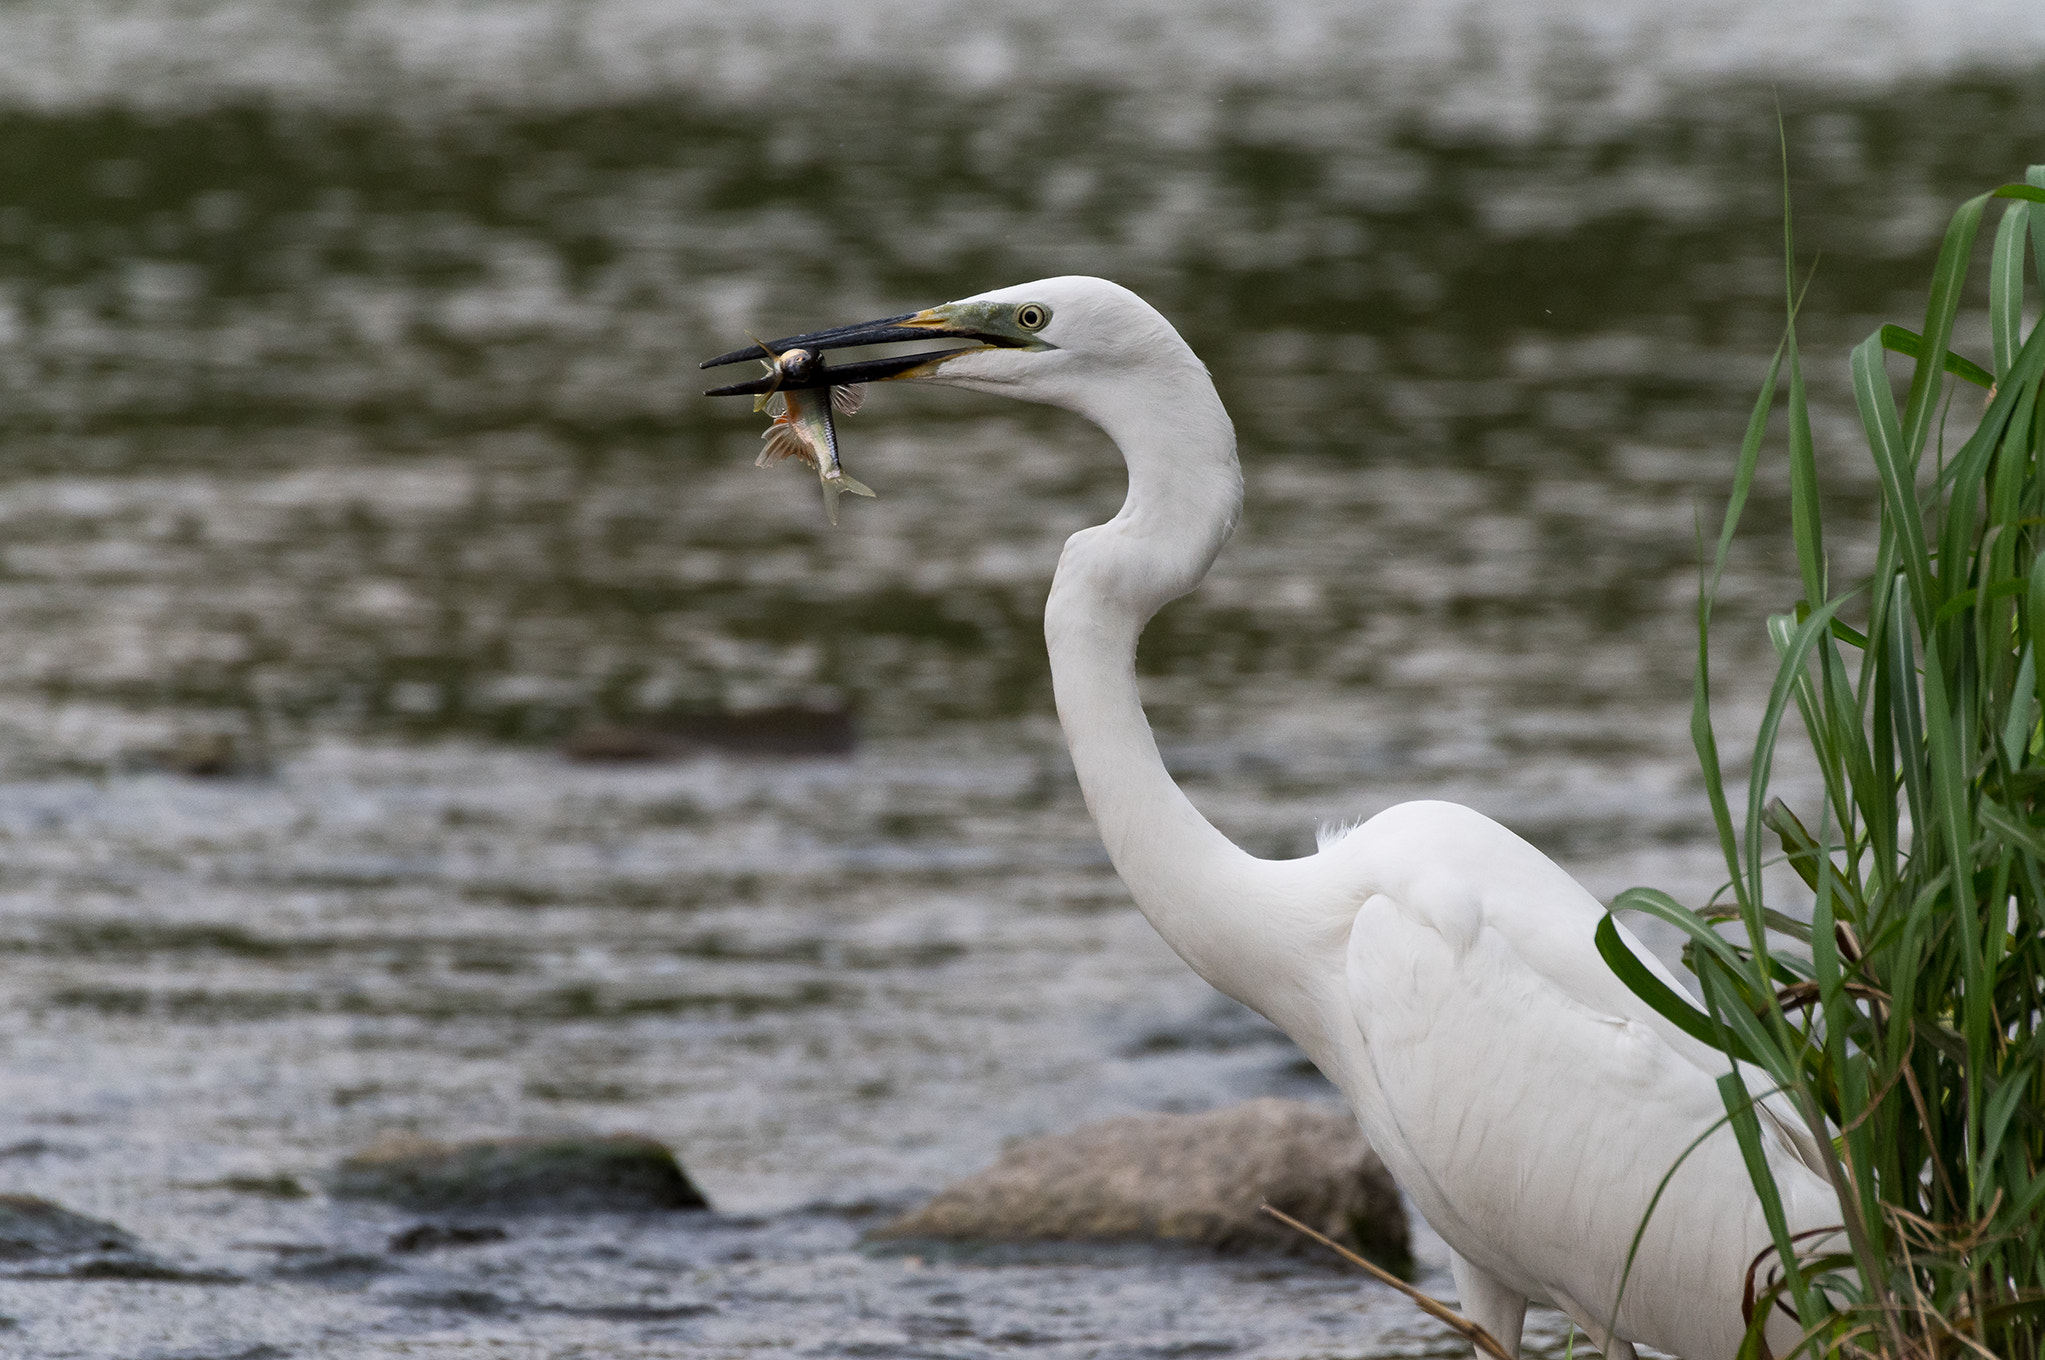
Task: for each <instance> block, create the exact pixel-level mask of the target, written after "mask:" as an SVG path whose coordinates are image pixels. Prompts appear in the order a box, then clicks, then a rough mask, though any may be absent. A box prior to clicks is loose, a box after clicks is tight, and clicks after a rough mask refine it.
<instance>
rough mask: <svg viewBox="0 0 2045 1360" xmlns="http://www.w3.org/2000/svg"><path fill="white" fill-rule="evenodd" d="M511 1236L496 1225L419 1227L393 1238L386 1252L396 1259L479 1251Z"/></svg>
mask: <svg viewBox="0 0 2045 1360" xmlns="http://www.w3.org/2000/svg"><path fill="white" fill-rule="evenodd" d="M510 1236H511V1234H510V1233H507V1232H505V1231H504V1229H502V1228H500V1227H498V1226H497V1225H495V1224H494V1223H482V1224H464V1223H418V1224H414V1225H413V1226H412V1227H409V1228H407V1229H405V1230H404V1231H403V1232H401V1233H394V1234H392V1235H391V1240H390V1241H389V1242H387V1243H385V1244H384V1250H386V1251H388V1252H391V1253H393V1254H394V1255H410V1254H412V1253H416V1252H422V1251H443V1250H445V1249H447V1248H449V1247H475V1246H481V1245H483V1244H484V1243H486V1242H503V1241H505V1240H507V1239H508V1238H509V1237H510Z"/></svg>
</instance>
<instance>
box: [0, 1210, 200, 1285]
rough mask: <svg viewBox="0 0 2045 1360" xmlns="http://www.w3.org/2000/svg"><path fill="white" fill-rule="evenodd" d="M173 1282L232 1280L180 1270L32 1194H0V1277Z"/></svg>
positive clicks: (130, 1237)
mask: <svg viewBox="0 0 2045 1360" xmlns="http://www.w3.org/2000/svg"><path fill="white" fill-rule="evenodd" d="M10 1278H11V1279H20V1280H58V1279H69V1280H178V1281H183V1282H185V1283H189V1284H224V1283H228V1282H231V1281H232V1280H233V1279H234V1277H233V1276H231V1275H222V1274H218V1273H215V1272H209V1271H192V1270H185V1269H183V1268H181V1267H178V1266H176V1265H172V1264H171V1263H169V1262H167V1261H163V1260H161V1259H159V1258H158V1257H156V1256H153V1255H151V1254H150V1253H149V1252H147V1251H145V1250H144V1249H143V1247H142V1244H141V1243H140V1242H138V1241H136V1240H135V1236H134V1234H133V1233H130V1232H128V1231H126V1230H125V1229H122V1228H118V1227H116V1226H114V1225H113V1224H111V1223H108V1222H107V1221H106V1220H104V1219H98V1218H87V1217H86V1216H85V1215H84V1214H74V1213H72V1212H71V1211H70V1210H69V1209H66V1208H64V1207H63V1206H62V1205H57V1204H52V1203H50V1201H48V1200H46V1199H38V1198H37V1197H36V1196H34V1195H0V1279H10Z"/></svg>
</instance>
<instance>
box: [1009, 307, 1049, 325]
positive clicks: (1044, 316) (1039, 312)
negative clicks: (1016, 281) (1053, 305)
mask: <svg viewBox="0 0 2045 1360" xmlns="http://www.w3.org/2000/svg"><path fill="white" fill-rule="evenodd" d="M1050 320H1051V309H1050V308H1049V307H1046V306H1045V305H1044V304H1043V303H1041V302H1025V303H1024V304H1023V305H1022V306H1020V307H1018V308H1016V309H1015V324H1016V325H1018V326H1021V327H1022V328H1023V329H1024V330H1026V331H1040V330H1042V329H1044V327H1045V326H1046V325H1047V324H1049V322H1050Z"/></svg>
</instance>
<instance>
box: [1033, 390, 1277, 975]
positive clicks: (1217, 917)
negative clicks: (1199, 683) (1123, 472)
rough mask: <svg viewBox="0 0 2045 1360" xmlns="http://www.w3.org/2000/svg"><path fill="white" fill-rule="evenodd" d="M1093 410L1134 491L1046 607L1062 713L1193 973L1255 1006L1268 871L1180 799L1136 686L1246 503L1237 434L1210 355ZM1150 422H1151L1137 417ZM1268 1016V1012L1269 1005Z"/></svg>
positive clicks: (1103, 818) (1061, 578)
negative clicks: (1142, 665) (1142, 661)
mask: <svg viewBox="0 0 2045 1360" xmlns="http://www.w3.org/2000/svg"><path fill="white" fill-rule="evenodd" d="M1187 359H1188V361H1189V362H1188V367H1187V368H1186V369H1185V370H1184V371H1181V372H1174V373H1171V374H1167V375H1163V376H1162V377H1161V378H1158V379H1155V380H1152V381H1150V382H1147V383H1146V386H1147V387H1152V386H1154V387H1157V388H1159V389H1161V390H1151V391H1142V392H1135V393H1131V392H1127V391H1123V392H1118V393H1116V394H1114V395H1115V398H1116V399H1115V401H1114V402H1113V409H1111V410H1097V411H1086V412H1083V414H1086V415H1089V416H1091V417H1093V419H1094V420H1095V422H1096V423H1097V424H1099V425H1101V426H1102V428H1103V429H1105V430H1106V431H1107V433H1108V434H1109V436H1110V437H1111V438H1113V439H1114V440H1115V442H1116V444H1117V445H1118V446H1119V447H1120V448H1121V451H1122V455H1123V458H1124V460H1125V461H1126V462H1127V463H1128V465H1129V494H1128V498H1127V499H1126V500H1125V501H1124V503H1123V505H1122V510H1121V513H1119V514H1118V515H1116V516H1115V518H1114V519H1112V520H1110V521H1109V522H1108V523H1106V524H1102V525H1097V526H1095V527H1094V528H1091V529H1085V530H1082V531H1080V532H1079V533H1077V534H1074V535H1073V536H1072V538H1071V539H1070V540H1068V541H1067V543H1066V545H1065V552H1064V554H1063V556H1062V557H1061V558H1060V559H1059V563H1058V572H1057V575H1056V576H1055V577H1054V578H1053V580H1052V583H1051V597H1050V600H1049V602H1048V603H1047V605H1046V607H1045V610H1044V635H1045V641H1046V642H1047V644H1048V646H1049V650H1050V654H1051V679H1052V685H1053V688H1054V690H1055V692H1056V695H1057V702H1058V718H1059V722H1060V723H1061V724H1062V725H1063V726H1064V729H1065V739H1066V743H1067V745H1068V746H1069V747H1070V748H1071V751H1072V763H1073V766H1074V768H1075V769H1076V770H1077V772H1078V774H1079V783H1080V788H1081V790H1082V791H1083V792H1084V793H1085V795H1086V803H1087V808H1088V810H1089V811H1090V812H1092V814H1093V818H1094V822H1095V824H1096V825H1097V826H1098V827H1099V828H1100V833H1101V840H1102V841H1103V842H1104V843H1105V844H1106V846H1107V849H1108V856H1109V858H1110V859H1112V860H1113V861H1114V864H1115V868H1116V871H1117V872H1119V873H1120V874H1121V876H1122V881H1123V882H1124V883H1125V884H1127V885H1128V888H1129V891H1130V893H1131V895H1132V896H1134V897H1135V899H1136V904H1137V906H1138V907H1139V908H1141V909H1142V911H1143V914H1144V915H1145V916H1146V917H1148V918H1149V919H1150V922H1151V924H1152V925H1153V926H1154V927H1155V928H1156V929H1157V932H1158V934H1159V935H1161V936H1163V937H1164V940H1165V942H1166V943H1167V944H1169V945H1170V946H1171V947H1172V948H1173V949H1174V950H1175V951H1177V953H1178V954H1179V956H1180V957H1181V958H1183V959H1184V960H1185V961H1186V962H1187V963H1188V964H1190V965H1191V966H1192V967H1193V969H1194V971H1195V972H1197V973H1199V974H1200V975H1201V976H1202V977H1204V978H1206V979H1207V980H1208V981H1209V982H1210V983H1212V984H1214V985H1215V986H1216V987H1218V988H1220V989H1221V990H1222V991H1225V992H1227V993H1229V994H1230V995H1232V996H1235V997H1236V998H1237V999H1238V1000H1241V1001H1244V1002H1246V1003H1247V1004H1250V1005H1257V1004H1258V1001H1257V998H1255V997H1252V996H1249V995H1245V993H1246V992H1248V991H1250V990H1253V989H1254V986H1255V981H1256V979H1257V978H1258V977H1259V976H1262V975H1263V974H1264V970H1262V969H1260V968H1258V967H1257V966H1256V963H1255V959H1256V956H1257V955H1259V954H1262V953H1264V952H1266V951H1268V949H1269V948H1270V945H1271V942H1270V940H1269V938H1268V935H1267V936H1266V937H1265V938H1263V939H1261V940H1260V939H1259V938H1258V936H1259V934H1260V932H1257V931H1254V930H1252V929H1250V926H1251V924H1252V920H1251V919H1246V917H1248V918H1254V916H1255V912H1254V911H1253V910H1252V909H1251V908H1252V899H1254V898H1255V897H1256V896H1257V891H1256V890H1257V888H1258V887H1259V886H1260V885H1259V883H1258V882H1257V881H1256V880H1257V878H1258V875H1257V873H1256V870H1257V869H1258V868H1268V867H1270V866H1267V865H1264V863H1263V861H1260V860H1257V859H1255V858H1253V857H1252V856H1250V855H1249V854H1247V853H1245V852H1244V851H1242V850H1241V849H1239V848H1238V847H1237V846H1235V845H1234V844H1233V843H1232V842H1230V841H1229V840H1228V838H1227V837H1225V836H1223V835H1222V834H1221V833H1220V832H1219V831H1217V830H1215V829H1214V827H1213V826H1212V825H1211V824H1209V822H1208V821H1207V819H1206V818H1205V817H1203V816H1201V815H1200V812H1199V810H1198V809H1197V808H1195V807H1194V806H1193V804H1192V803H1191V802H1190V801H1188V799H1187V798H1186V796H1185V794H1184V793H1182V792H1180V790H1179V787H1178V785H1177V784H1175V783H1173V782H1172V777H1171V775H1170V774H1169V773H1168V772H1167V771H1166V769H1165V766H1164V761H1163V760H1162V759H1161V758H1160V757H1159V755H1158V750H1157V742H1156V739H1155V738H1154V737H1153V736H1152V734H1151V730H1150V724H1149V722H1148V721H1147V720H1146V719H1145V718H1144V715H1143V705H1142V701H1141V699H1140V697H1139V695H1138V692H1137V686H1136V640H1137V637H1138V636H1139V635H1140V634H1141V633H1142V631H1143V627H1144V625H1145V624H1146V623H1148V622H1149V621H1150V618H1151V616H1152V615H1154V614H1155V613H1156V612H1157V611H1158V610H1159V609H1160V608H1162V607H1163V606H1164V605H1165V604H1166V603H1167V602H1169V601H1171V600H1173V599H1176V598H1177V597H1178V596H1180V595H1183V594H1185V593H1186V592H1187V591H1189V590H1191V589H1192V588H1193V587H1194V586H1195V585H1197V584H1198V583H1199V581H1200V578H1201V577H1203V576H1204V575H1206V573H1207V569H1208V567H1209V565H1210V564H1211V563H1212V562H1213V560H1214V557H1215V554H1216V553H1217V552H1219V551H1220V549H1221V545H1222V544H1223V543H1224V542H1225V541H1226V540H1227V538H1228V535H1229V532H1230V531H1231V530H1232V529H1233V528H1234V525H1235V518H1236V514H1237V511H1238V510H1239V509H1240V507H1241V502H1242V482H1241V475H1240V472H1239V470H1238V467H1237V464H1236V453H1235V432H1234V430H1233V428H1232V427H1231V426H1230V424H1229V419H1228V415H1227V412H1226V411H1225V410H1224V409H1223V408H1222V405H1221V400H1220V398H1219V397H1218V396H1217V395H1216V394H1215V391H1214V387H1213V384H1212V382H1210V381H1209V379H1208V377H1207V374H1206V372H1205V370H1204V369H1202V368H1201V367H1200V366H1199V362H1198V360H1195V359H1193V358H1192V356H1191V355H1190V354H1188V355H1187ZM1129 412H1143V413H1146V414H1143V415H1142V416H1140V417H1139V416H1132V415H1128V414H1124V413H1129ZM1260 1009H1261V1007H1260Z"/></svg>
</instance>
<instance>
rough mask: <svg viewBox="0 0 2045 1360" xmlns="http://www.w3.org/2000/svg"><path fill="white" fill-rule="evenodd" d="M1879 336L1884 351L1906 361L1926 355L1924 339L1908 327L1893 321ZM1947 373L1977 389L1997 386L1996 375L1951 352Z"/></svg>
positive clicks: (2002, 366) (1947, 352)
mask: <svg viewBox="0 0 2045 1360" xmlns="http://www.w3.org/2000/svg"><path fill="white" fill-rule="evenodd" d="M1879 334H1880V335H1881V337H1882V348H1883V349H1886V350H1893V351H1895V352H1896V353H1897V354H1900V355H1902V356H1903V357H1905V358H1906V359H1915V358H1917V357H1918V356H1919V355H1921V354H1923V353H1924V337H1923V336H1921V335H1919V334H1918V333H1917V332H1916V331H1913V330H1911V329H1910V328H1909V327H1907V326H1898V325H1897V324H1895V323H1894V322H1893V321H1892V322H1890V323H1889V324H1888V325H1886V326H1883V327H1882V329H1881V330H1880V332H1879ZM1996 367H1997V368H2005V367H2007V365H2005V364H2000V363H1999V364H1997V365H1996ZM1946 372H1948V373H1950V374H1952V375H1953V376H1954V377H1955V378H1964V379H1966V380H1967V381H1968V382H1970V383H1973V384H1974V385H1975V386H1976V387H1991V388H1992V387H1994V386H1995V374H1993V373H1990V372H1989V371H1988V370H1987V369H1985V368H1983V367H1982V366H1981V365H1979V364H1977V363H1975V362H1974V361H1973V360H1972V359H1968V358H1964V357H1962V356H1961V355H1958V354H1955V353H1953V352H1952V351H1951V350H1947V351H1946Z"/></svg>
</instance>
